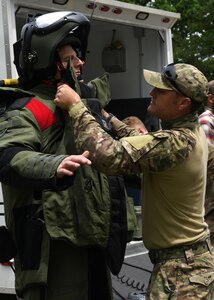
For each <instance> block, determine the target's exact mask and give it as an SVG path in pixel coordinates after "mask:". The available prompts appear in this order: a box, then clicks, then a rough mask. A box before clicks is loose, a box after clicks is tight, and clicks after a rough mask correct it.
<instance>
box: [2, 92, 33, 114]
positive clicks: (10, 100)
mask: <svg viewBox="0 0 214 300" xmlns="http://www.w3.org/2000/svg"><path fill="white" fill-rule="evenodd" d="M32 96H33V95H32V94H30V93H28V92H26V91H24V90H21V89H18V88H8V87H0V115H3V113H4V112H5V111H6V110H13V109H20V108H22V107H24V106H25V104H26V103H27V102H28V101H29V100H30V99H31V98H32ZM16 100H19V101H16Z"/></svg>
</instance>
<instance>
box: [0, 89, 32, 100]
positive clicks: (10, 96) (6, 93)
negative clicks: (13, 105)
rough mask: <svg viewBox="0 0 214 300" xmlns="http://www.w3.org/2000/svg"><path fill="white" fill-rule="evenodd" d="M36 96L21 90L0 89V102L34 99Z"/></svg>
mask: <svg viewBox="0 0 214 300" xmlns="http://www.w3.org/2000/svg"><path fill="white" fill-rule="evenodd" d="M33 96H34V94H31V93H29V92H26V91H24V90H22V89H19V88H9V87H0V101H1V100H2V99H3V100H9V101H10V100H16V99H19V98H22V97H33Z"/></svg>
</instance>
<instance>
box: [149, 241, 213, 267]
mask: <svg viewBox="0 0 214 300" xmlns="http://www.w3.org/2000/svg"><path fill="white" fill-rule="evenodd" d="M207 251H209V252H212V247H211V243H210V239H209V238H208V239H206V240H204V241H200V242H198V243H194V244H190V245H184V246H180V247H171V248H166V249H160V250H149V258H150V260H151V262H152V263H153V264H156V263H159V262H163V261H166V260H170V259H178V258H184V259H185V260H187V261H188V262H189V263H191V262H193V260H194V256H195V255H200V254H202V253H205V252H207Z"/></svg>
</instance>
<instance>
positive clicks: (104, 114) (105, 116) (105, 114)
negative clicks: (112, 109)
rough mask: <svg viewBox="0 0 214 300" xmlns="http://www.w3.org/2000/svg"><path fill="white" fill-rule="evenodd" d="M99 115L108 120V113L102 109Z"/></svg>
mask: <svg viewBox="0 0 214 300" xmlns="http://www.w3.org/2000/svg"><path fill="white" fill-rule="evenodd" d="M101 113H102V116H103V118H104V119H108V117H109V113H108V112H107V111H106V110H105V109H104V108H102V110H101Z"/></svg>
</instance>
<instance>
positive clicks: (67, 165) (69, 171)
mask: <svg viewBox="0 0 214 300" xmlns="http://www.w3.org/2000/svg"><path fill="white" fill-rule="evenodd" d="M88 156H89V152H88V151H85V152H83V154H81V155H70V156H68V157H66V158H65V159H64V160H63V161H62V162H61V163H60V165H59V166H58V168H57V171H56V177H57V178H62V177H63V176H65V175H67V176H72V175H73V174H74V171H75V170H76V169H78V168H79V167H80V165H81V164H85V165H91V161H90V160H89V159H88V158H87V157H88Z"/></svg>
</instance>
